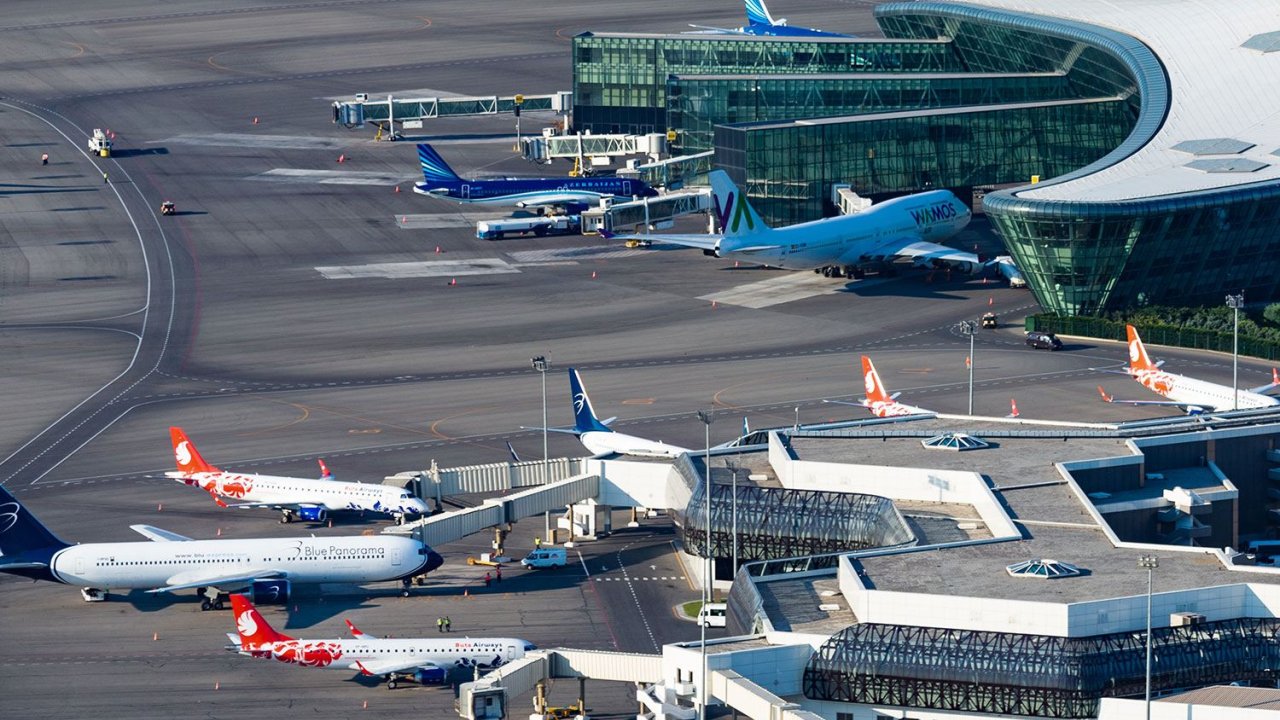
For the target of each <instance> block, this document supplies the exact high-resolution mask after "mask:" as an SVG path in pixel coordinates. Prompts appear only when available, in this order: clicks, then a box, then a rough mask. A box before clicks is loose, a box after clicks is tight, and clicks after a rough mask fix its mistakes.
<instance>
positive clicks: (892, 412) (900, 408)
mask: <svg viewBox="0 0 1280 720" xmlns="http://www.w3.org/2000/svg"><path fill="white" fill-rule="evenodd" d="M862 385H863V388H864V389H865V390H866V391H867V396H866V397H865V398H863V399H862V401H861V402H857V403H851V402H843V401H841V400H824V401H823V402H828V403H835V404H837V405H859V406H861V407H864V408H866V409H867V410H870V411H871V414H872V415H875V416H876V417H878V418H890V417H903V416H905V415H935V414H936V413H935V412H934V411H932V410H925V409H924V408H918V407H916V406H914V405H907V404H906V403H900V402H898V396H899V395H901V394H902V393H894V394H892V395H890V394H889V391H888V390H886V389H885V387H884V383H883V382H880V373H878V372H876V366H875V365H872V364H871V358H869V357H867V356H866V355H863V356H862Z"/></svg>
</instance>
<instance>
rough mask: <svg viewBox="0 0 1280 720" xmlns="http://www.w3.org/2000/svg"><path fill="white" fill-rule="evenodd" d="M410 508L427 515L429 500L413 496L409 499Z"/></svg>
mask: <svg viewBox="0 0 1280 720" xmlns="http://www.w3.org/2000/svg"><path fill="white" fill-rule="evenodd" d="M409 510H410V512H413V513H415V514H417V515H426V514H427V501H426V500H422V499H419V498H413V499H412V500H410V501H409Z"/></svg>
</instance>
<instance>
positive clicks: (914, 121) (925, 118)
mask: <svg viewBox="0 0 1280 720" xmlns="http://www.w3.org/2000/svg"><path fill="white" fill-rule="evenodd" d="M1131 126H1132V120H1131V117H1130V115H1129V110H1128V107H1127V105H1126V103H1125V102H1124V101H1122V100H1118V99H1113V100H1096V101H1062V102H1057V103H1048V104H1041V105H1031V106H1027V105H1022V106H1008V107H1000V106H994V107H982V108H963V109H954V110H948V111H935V112H933V113H930V114H917V113H887V114H885V115H883V116H876V115H862V116H856V117H850V118H832V119H826V120H814V121H802V122H793V123H764V124H739V125H718V126H716V128H715V145H716V161H717V164H718V165H719V166H720V167H721V168H722V169H724V170H725V171H726V172H728V173H729V177H730V178H732V179H733V181H734V182H736V183H738V185H739V186H740V187H742V188H743V189H744V191H745V192H746V194H747V197H749V198H750V199H751V205H752V207H754V208H755V209H756V210H757V211H758V212H759V213H760V214H761V215H762V216H763V217H764V218H765V219H766V220H767V221H769V222H771V223H773V224H781V225H789V224H794V223H797V222H805V221H808V220H816V219H818V218H820V217H823V216H824V215H830V214H832V212H833V208H832V207H831V188H832V186H833V185H834V184H836V183H848V184H849V185H851V186H852V187H853V189H854V191H855V192H857V193H858V194H859V195H864V196H877V195H879V196H885V195H889V194H900V193H904V192H918V191H922V190H931V189H935V188H967V187H972V186H974V185H988V184H998V183H1009V182H1015V181H1025V180H1027V179H1029V178H1030V177H1031V176H1032V175H1042V176H1046V177H1048V176H1052V175H1055V174H1059V173H1065V172H1068V171H1070V170H1073V169H1075V168H1078V167H1080V166H1082V165H1087V164H1089V163H1091V162H1093V161H1095V160H1097V159H1098V158H1100V157H1102V156H1103V155H1105V154H1107V153H1108V152H1110V151H1111V150H1112V148H1114V147H1115V146H1116V145H1117V144H1119V143H1120V142H1121V141H1122V140H1123V139H1124V138H1125V136H1126V135H1127V134H1128V132H1129V129H1130V127H1131ZM1019 267H1021V266H1019Z"/></svg>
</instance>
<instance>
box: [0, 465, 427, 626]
mask: <svg viewBox="0 0 1280 720" xmlns="http://www.w3.org/2000/svg"><path fill="white" fill-rule="evenodd" d="M129 527H130V528H131V529H133V530H135V531H137V532H138V533H141V534H142V535H143V536H145V537H147V538H149V539H150V541H151V542H115V543H81V544H78V545H71V544H69V543H65V542H63V541H62V540H60V539H58V537H57V536H56V535H54V534H53V533H52V532H50V531H49V529H48V528H46V527H45V526H44V525H43V524H42V523H41V522H40V521H39V520H37V519H36V517H35V516H34V515H32V514H31V511H30V510H27V508H26V507H25V506H23V505H22V504H21V503H19V502H18V501H17V500H16V499H15V498H14V497H13V495H10V494H9V492H8V491H7V490H5V489H4V488H3V487H0V572H6V573H10V574H13V575H22V576H24V577H29V578H33V579H36V580H51V581H53V582H60V583H64V584H67V585H78V586H79V587H80V588H81V594H82V595H84V599H85V600H87V601H89V602H96V601H102V600H106V599H107V590H108V588H110V589H121V590H131V589H145V590H146V591H147V592H153V593H154V592H168V591H173V590H188V589H191V588H195V589H196V594H197V595H199V596H200V598H201V600H202V602H201V605H200V607H201V609H202V610H209V609H211V608H213V609H220V608H221V607H222V602H223V598H224V595H223V593H222V592H221V591H220V590H218V588H219V587H222V588H229V589H235V588H245V587H247V588H250V589H251V590H252V591H253V593H254V597H256V598H258V600H259V602H288V599H289V589H290V585H291V584H294V583H329V582H333V583H366V582H380V581H387V580H400V581H401V583H402V584H403V590H402V594H404V595H408V593H409V582H410V580H411V579H412V578H413V577H415V576H417V575H421V574H424V573H427V572H430V571H431V570H434V569H436V568H438V567H440V566H441V565H442V564H443V563H444V558H442V557H441V556H440V554H439V553H437V552H435V551H434V550H432V549H431V548H430V547H428V546H427V545H426V544H425V543H422V542H420V541H418V540H415V539H413V538H410V537H401V536H394V535H346V536H330V537H307V538H254V539H243V540H192V539H191V538H188V537H184V536H182V535H179V534H177V533H173V532H168V531H167V530H161V529H159V528H155V527H151V526H150V525H130V526H129Z"/></svg>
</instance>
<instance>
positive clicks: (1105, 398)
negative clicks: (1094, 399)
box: [1098, 385, 1115, 402]
mask: <svg viewBox="0 0 1280 720" xmlns="http://www.w3.org/2000/svg"><path fill="white" fill-rule="evenodd" d="M1098 394H1099V395H1101V396H1102V401H1103V402H1115V399H1114V398H1112V397H1111V396H1110V395H1108V394H1107V391H1106V390H1103V389H1102V386H1101V385H1099V386H1098Z"/></svg>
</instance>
